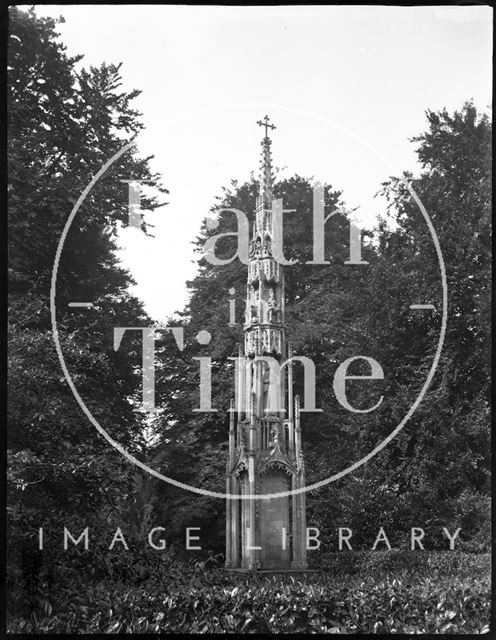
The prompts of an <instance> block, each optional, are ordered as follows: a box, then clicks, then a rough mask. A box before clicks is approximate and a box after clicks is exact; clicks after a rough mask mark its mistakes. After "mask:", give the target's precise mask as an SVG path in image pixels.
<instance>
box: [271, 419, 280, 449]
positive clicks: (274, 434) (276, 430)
mask: <svg viewBox="0 0 496 640" xmlns="http://www.w3.org/2000/svg"><path fill="white" fill-rule="evenodd" d="M270 433H271V435H272V446H273V447H274V448H275V447H277V445H278V443H279V425H278V424H273V425H272V426H271V428H270Z"/></svg>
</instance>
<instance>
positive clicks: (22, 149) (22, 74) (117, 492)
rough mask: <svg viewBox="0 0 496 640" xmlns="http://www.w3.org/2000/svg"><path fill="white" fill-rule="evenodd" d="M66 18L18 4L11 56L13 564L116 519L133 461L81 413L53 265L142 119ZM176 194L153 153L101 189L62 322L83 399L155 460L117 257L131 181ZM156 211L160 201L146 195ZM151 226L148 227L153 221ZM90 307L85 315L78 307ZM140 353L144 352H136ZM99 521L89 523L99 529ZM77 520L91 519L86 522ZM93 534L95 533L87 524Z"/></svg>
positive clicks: (141, 320)
mask: <svg viewBox="0 0 496 640" xmlns="http://www.w3.org/2000/svg"><path fill="white" fill-rule="evenodd" d="M55 27H56V23H55V22H54V21H53V20H51V19H48V18H39V17H38V16H36V14H35V12H34V10H33V9H31V10H30V11H28V12H26V11H22V10H19V9H18V8H17V7H12V8H11V10H10V25H9V51H8V53H9V58H8V73H9V76H8V88H9V95H8V104H9V144H8V162H9V179H8V199H9V281H10V287H9V415H8V445H9V462H10V465H9V474H10V480H11V483H10V484H9V518H10V526H11V539H12V540H13V541H14V540H15V541H16V542H15V543H14V542H13V547H12V558H17V556H18V553H17V552H18V551H19V549H20V548H22V547H23V545H24V546H27V547H30V548H33V547H35V545H36V541H35V540H36V539H35V538H33V536H35V535H36V532H37V529H38V527H41V526H45V527H46V528H47V529H48V531H49V530H50V529H52V530H56V531H57V534H58V535H60V523H64V522H67V523H69V522H76V521H77V522H79V523H80V522H81V521H84V520H86V522H87V521H88V520H97V521H99V522H102V521H104V520H105V519H106V518H107V517H110V518H111V517H115V516H117V515H118V512H119V509H121V511H122V510H124V511H125V510H126V509H127V503H128V501H129V494H130V490H131V488H132V486H133V474H134V471H135V470H134V469H132V468H131V465H129V464H128V463H127V462H125V461H124V460H123V459H122V458H121V456H120V455H119V454H117V452H115V451H114V450H113V449H112V448H111V447H110V446H109V445H108V444H107V443H106V442H105V441H104V440H103V438H101V437H100V436H99V435H98V434H97V433H96V431H95V430H94V428H93V427H92V426H91V425H90V424H89V422H88V421H87V419H86V417H85V416H83V414H82V412H81V410H80V408H79V407H78V406H77V404H76V402H75V400H74V398H73V396H72V394H71V392H70V390H69V388H68V387H67V385H66V383H65V380H64V378H63V374H62V370H61V368H60V364H59V362H58V358H57V354H56V351H55V346H54V342H53V337H52V333H51V324H50V312H49V294H50V279H51V273H52V265H53V261H54V257H55V250H56V247H57V245H58V242H59V238H60V235H61V233H62V229H63V227H64V224H65V221H66V219H67V217H68V215H69V213H70V212H71V209H72V207H73V205H74V203H75V202H76V199H77V198H78V196H79V194H80V193H81V192H82V190H83V188H84V187H85V186H86V185H87V184H88V183H89V181H90V179H91V178H92V176H93V175H94V174H95V173H96V172H97V171H98V170H99V169H100V167H101V166H102V164H103V163H104V162H105V161H107V160H108V159H109V158H110V157H111V156H112V155H113V154H114V153H116V151H117V150H119V149H120V148H122V147H123V146H124V144H126V143H127V142H130V141H132V140H134V138H135V137H136V135H137V134H138V132H139V131H140V130H141V129H142V127H143V125H142V123H141V122H140V114H139V113H138V112H137V111H136V110H135V109H134V108H133V106H132V101H133V99H134V98H135V97H136V96H137V95H138V93H139V92H137V91H131V92H126V91H123V90H121V89H120V85H121V79H120V75H119V68H120V65H118V66H116V65H111V64H110V65H107V64H104V65H102V66H101V67H99V68H93V67H92V68H90V69H89V70H85V69H80V65H79V62H80V60H81V56H77V57H68V56H67V55H66V53H65V47H64V46H63V45H62V44H61V43H60V41H59V40H58V36H57V34H56V31H55ZM128 178H133V179H137V180H140V179H142V180H147V181H150V182H151V183H152V184H155V186H156V188H157V189H158V190H159V191H162V192H166V190H165V189H164V188H163V187H162V186H161V184H160V180H159V177H158V176H157V175H155V174H153V173H152V172H151V170H150V168H149V158H140V157H138V156H137V154H136V153H135V152H128V153H126V154H124V156H122V158H121V160H120V161H118V162H117V163H115V165H113V166H112V168H111V169H110V170H109V172H108V173H107V174H106V175H105V179H103V180H101V181H100V182H99V183H98V184H97V186H96V187H95V189H94V190H93V191H92V192H91V193H90V194H89V196H88V198H87V199H86V201H85V203H84V205H83V206H82V207H81V210H80V212H79V213H78V218H77V221H75V224H74V225H73V227H71V229H70V232H69V233H68V236H67V239H66V244H65V246H64V250H63V253H62V256H61V261H60V266H59V276H58V280H57V293H56V304H57V323H58V330H59V335H60V341H61V345H62V349H63V351H64V354H65V358H66V362H67V365H68V367H69V370H70V371H71V374H72V375H73V377H74V379H75V380H76V386H77V387H78V390H79V392H80V393H81V395H82V397H83V398H84V399H85V400H86V401H87V403H88V405H89V406H90V407H91V410H92V411H93V413H94V415H95V416H96V417H97V418H98V419H99V420H100V421H101V423H102V424H104V425H105V426H106V427H107V429H108V430H109V432H110V433H111V434H112V435H113V436H114V437H116V438H117V439H119V441H120V442H122V443H123V444H124V445H125V446H127V447H129V448H130V449H131V450H132V451H133V452H134V453H136V454H137V455H144V453H145V442H144V440H143V437H142V431H143V427H144V424H143V423H142V422H141V420H140V418H139V417H138V416H137V414H136V413H134V412H133V402H132V401H133V398H134V397H135V396H136V394H137V393H138V390H139V386H140V382H141V380H140V375H139V372H138V371H137V367H138V364H139V363H140V356H141V344H140V342H139V340H137V338H136V337H134V338H133V337H131V338H130V339H129V342H128V343H127V345H129V347H130V352H131V356H130V358H129V359H128V358H126V357H124V356H123V355H122V354H121V353H119V352H117V353H116V352H114V349H113V343H112V338H113V327H114V326H134V325H136V324H143V325H145V326H146V325H147V324H149V322H150V320H149V318H147V316H146V314H145V313H144V311H143V307H142V304H141V302H140V301H139V300H138V299H137V298H135V297H133V296H131V295H130V294H129V291H128V288H129V285H130V284H132V283H133V281H132V278H131V277H130V275H129V274H128V273H127V272H126V271H125V270H124V269H123V268H122V267H121V266H120V265H119V261H118V259H117V256H116V253H115V252H116V246H117V245H116V236H117V232H118V230H119V228H120V227H121V226H122V225H123V224H125V223H126V222H127V214H128V205H127V185H126V184H123V183H122V182H121V181H120V179H128ZM142 206H143V208H144V209H147V210H149V211H153V210H154V209H156V208H157V207H158V206H160V203H159V201H158V199H157V198H156V197H148V198H143V200H142ZM144 231H145V232H148V226H147V225H146V224H145V225H144ZM72 300H76V301H78V300H84V301H86V300H87V301H91V302H93V304H94V307H95V308H94V310H92V311H90V312H89V313H87V314H86V315H83V314H81V313H79V314H76V313H74V311H73V310H71V309H70V308H68V306H67V304H68V302H69V301H72ZM133 352H134V353H133ZM88 524H89V523H88ZM77 526H79V524H78V525H77ZM83 528H84V527H83Z"/></svg>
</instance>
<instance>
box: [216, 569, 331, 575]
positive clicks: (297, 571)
mask: <svg viewBox="0 0 496 640" xmlns="http://www.w3.org/2000/svg"><path fill="white" fill-rule="evenodd" d="M224 571H225V572H226V573H234V574H240V573H244V574H256V575H257V576H268V575H285V576H296V575H298V576H301V575H306V574H308V575H314V574H317V573H320V569H243V568H241V567H239V568H227V567H225V568H224Z"/></svg>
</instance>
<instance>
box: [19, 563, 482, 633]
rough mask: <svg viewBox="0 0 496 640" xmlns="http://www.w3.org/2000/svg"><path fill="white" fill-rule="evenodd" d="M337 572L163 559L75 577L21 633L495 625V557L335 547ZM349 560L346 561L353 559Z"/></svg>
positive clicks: (433, 629) (448, 629) (470, 628)
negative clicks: (249, 569)
mask: <svg viewBox="0 0 496 640" xmlns="http://www.w3.org/2000/svg"><path fill="white" fill-rule="evenodd" d="M329 561H330V562H331V564H334V566H335V567H336V568H337V567H340V569H337V570H336V571H334V572H333V573H332V574H330V575H329V574H327V573H318V574H314V575H307V576H306V577H305V578H302V577H298V576H257V575H245V576H239V575H238V576H236V575H230V574H226V573H225V572H224V571H222V570H219V569H217V568H215V566H214V563H211V565H213V566H210V567H205V563H204V562H190V563H189V564H184V563H181V562H178V561H177V560H174V559H172V558H170V557H167V556H166V557H165V558H162V562H161V567H160V570H159V571H158V572H157V574H156V575H154V576H153V577H148V578H147V580H146V582H145V581H143V580H142V579H141V580H140V576H139V572H138V571H136V572H135V576H134V580H133V579H132V578H130V579H129V580H128V581H127V584H123V583H122V582H120V581H115V580H108V579H107V580H100V581H98V582H97V583H90V584H88V582H87V581H84V582H82V581H81V582H78V580H77V578H76V577H73V579H71V581H70V582H67V583H66V584H62V585H59V586H58V588H57V589H56V590H55V591H54V592H52V593H51V597H50V600H46V599H44V598H43V597H40V600H39V603H38V607H37V609H36V611H35V612H33V613H32V614H31V617H30V618H29V619H26V618H20V617H17V618H12V619H11V620H10V621H9V622H8V630H9V631H10V632H12V633H19V632H25V633H26V632H27V633H46V634H50V633H71V632H80V633H81V632H84V633H97V632H100V633H157V632H163V633H208V632H210V633H226V632H231V633H233V632H235V633H288V632H297V633H366V632H369V633H487V632H488V631H489V626H488V625H489V615H490V613H489V603H490V586H489V573H490V571H489V556H488V555H487V554H486V555H478V556H476V555H472V554H461V553H451V552H447V553H433V554H419V553H415V552H413V553H411V554H395V553H383V554H381V553H377V554H372V556H371V555H370V554H364V555H361V554H357V553H354V552H353V553H352V552H349V553H344V554H335V555H334V556H332V557H330V558H329ZM343 565H344V567H345V568H343Z"/></svg>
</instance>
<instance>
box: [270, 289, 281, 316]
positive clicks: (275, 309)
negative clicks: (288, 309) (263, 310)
mask: <svg viewBox="0 0 496 640" xmlns="http://www.w3.org/2000/svg"><path fill="white" fill-rule="evenodd" d="M267 310H268V316H269V322H279V312H280V311H281V307H280V305H278V304H277V301H276V297H275V295H274V289H271V290H270V293H269V301H268V302H267Z"/></svg>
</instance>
